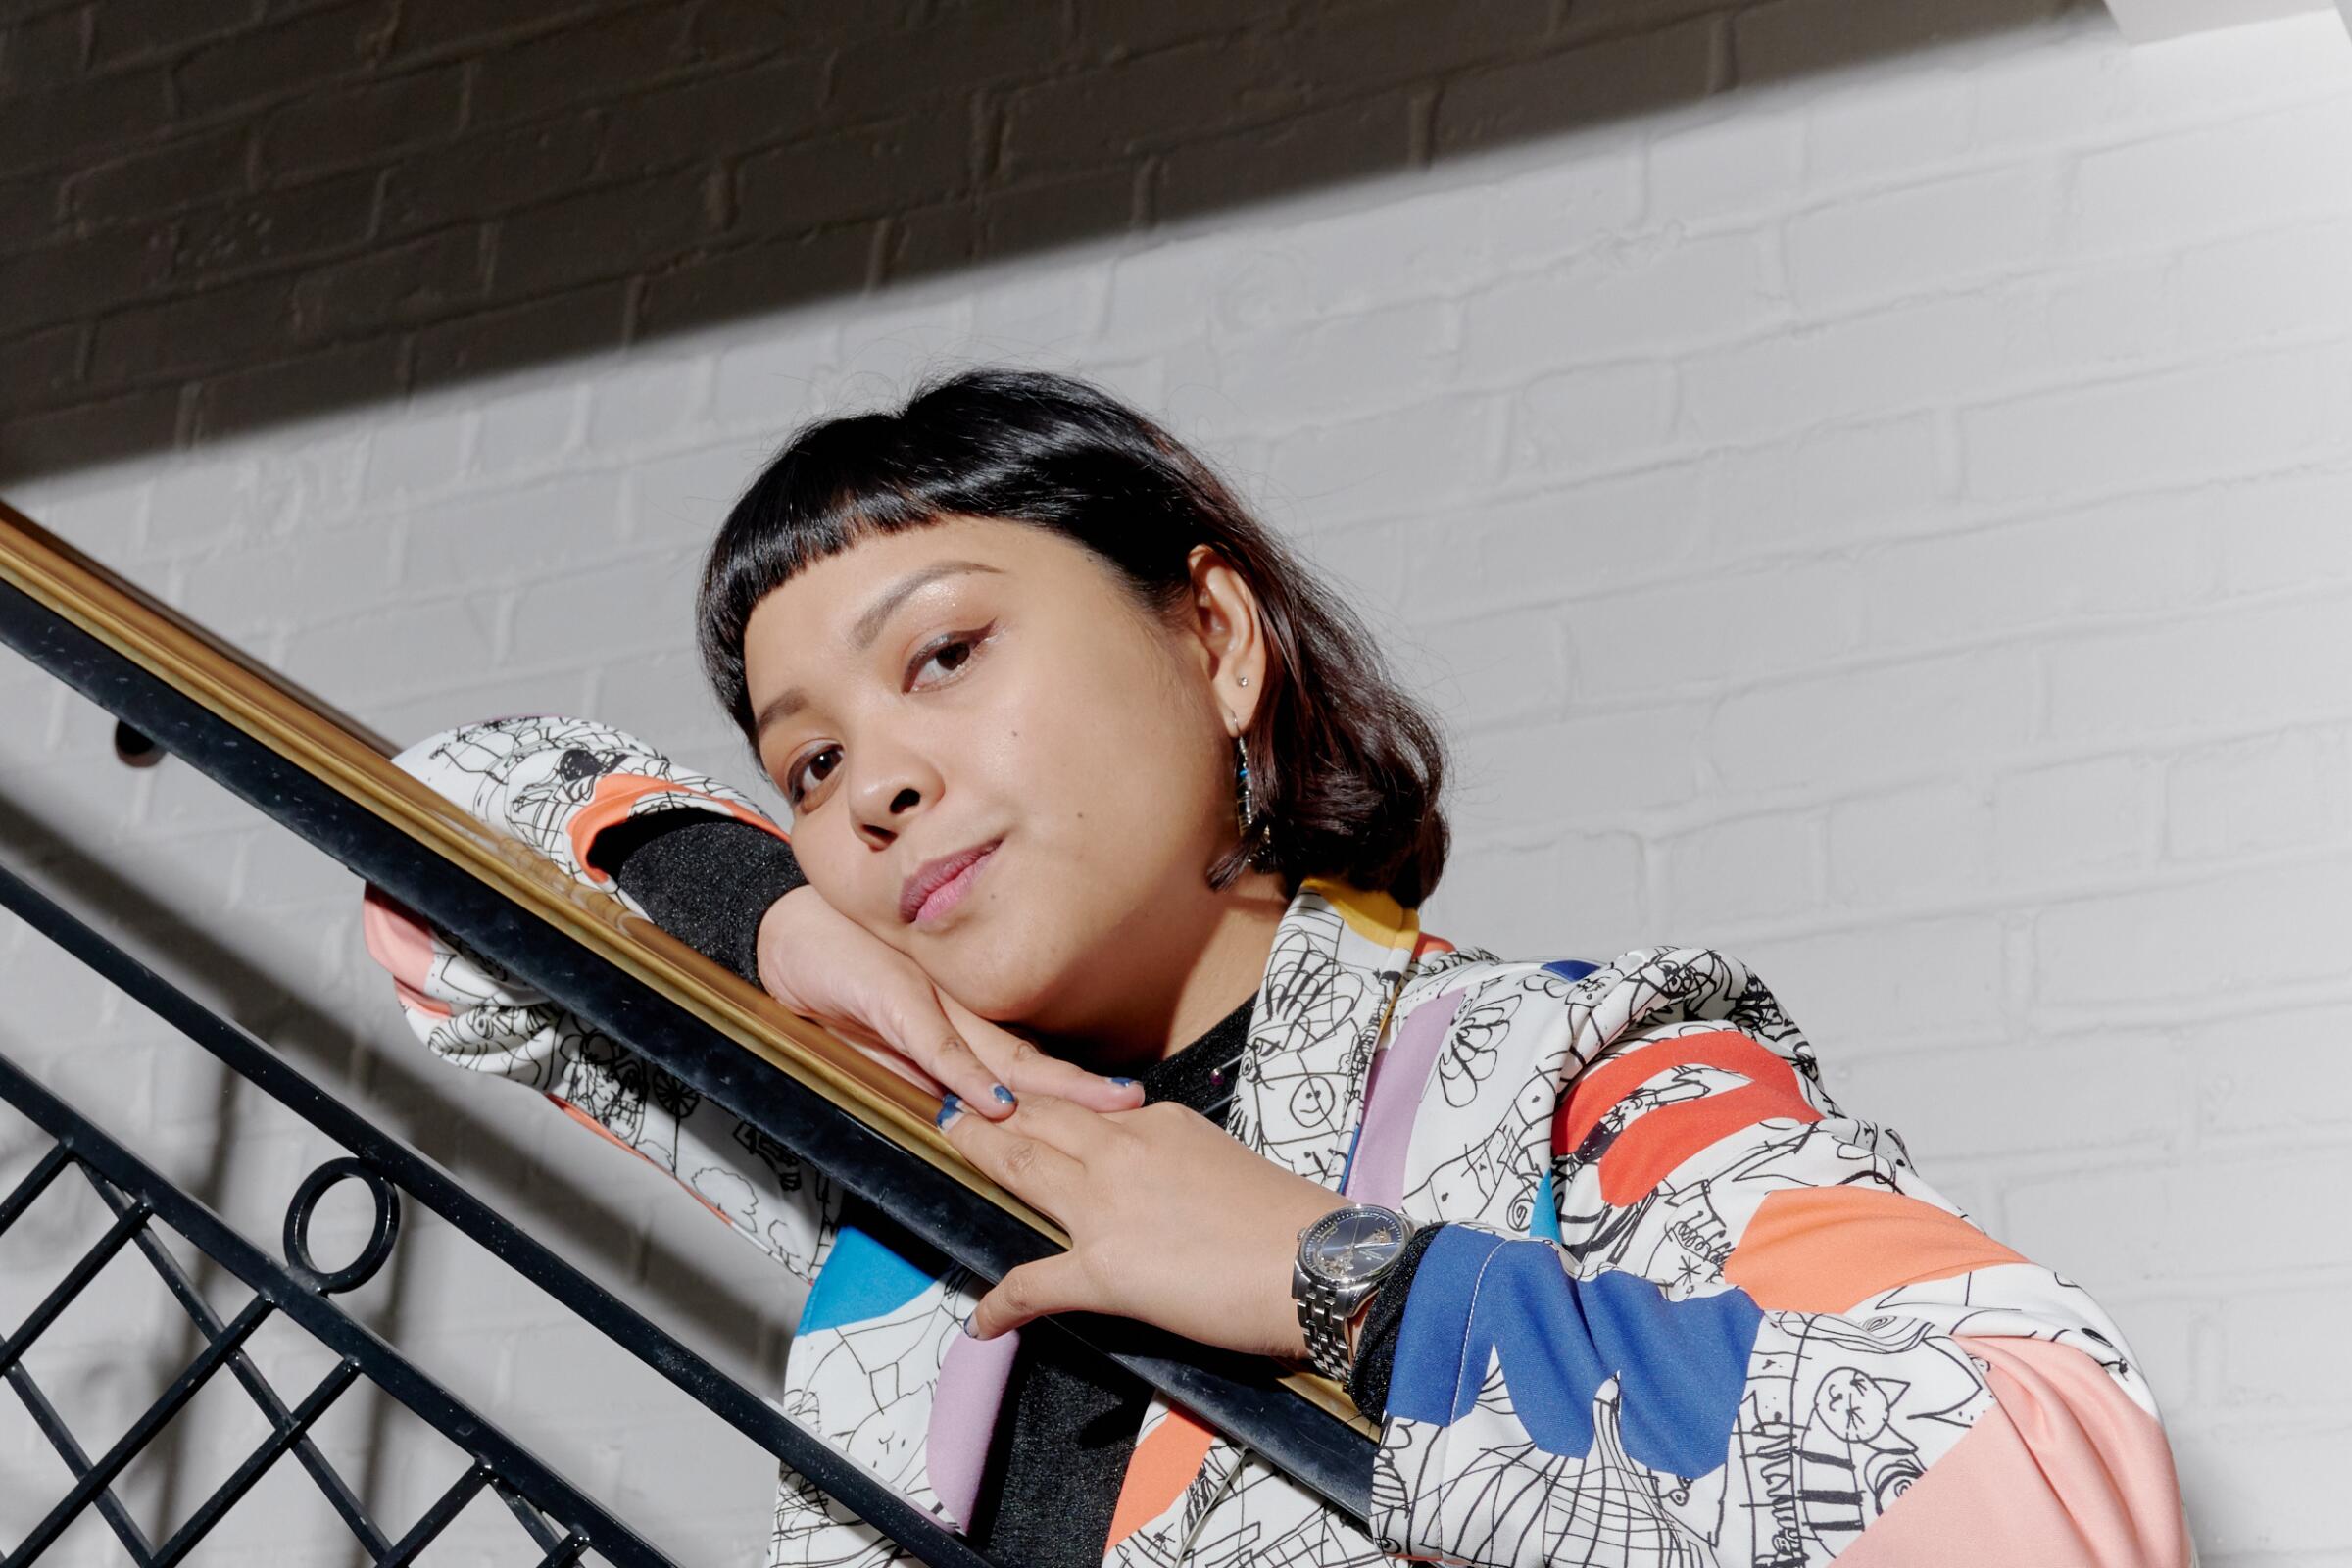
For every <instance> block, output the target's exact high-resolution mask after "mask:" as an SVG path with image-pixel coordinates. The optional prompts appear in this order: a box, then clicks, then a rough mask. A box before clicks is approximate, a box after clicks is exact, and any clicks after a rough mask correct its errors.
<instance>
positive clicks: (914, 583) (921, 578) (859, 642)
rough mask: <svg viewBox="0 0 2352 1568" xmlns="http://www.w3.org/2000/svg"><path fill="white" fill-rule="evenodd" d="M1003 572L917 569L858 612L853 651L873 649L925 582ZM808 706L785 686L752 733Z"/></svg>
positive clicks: (958, 565) (938, 564)
mask: <svg viewBox="0 0 2352 1568" xmlns="http://www.w3.org/2000/svg"><path fill="white" fill-rule="evenodd" d="M1004 569H1005V568H1004V567H1002V566H992V565H990V564H988V563H987V562H985V561H934V562H933V563H931V564H929V565H927V566H918V567H916V568H915V569H914V570H912V571H910V572H908V573H907V575H906V576H904V577H901V578H900V579H899V580H898V581H897V582H894V583H892V584H891V585H890V586H889V587H887V588H885V589H883V590H882V591H881V592H880V593H879V594H876V595H875V596H874V602H873V603H872V604H870V605H868V606H866V607H865V609H864V610H863V611H862V612H860V613H858V618H857V619H856V620H855V621H853V622H851V624H850V646H851V648H852V650H853V651H855V652H858V653H863V652H864V651H865V650H866V649H868V648H871V647H872V646H873V645H874V639H875V638H876V637H879V636H881V635H882V626H883V623H884V622H886V621H888V620H889V619H890V617H891V613H892V612H894V611H896V610H897V609H898V608H899V606H900V605H902V604H904V603H905V602H906V600H907V595H908V594H911V593H913V592H914V591H915V590H916V589H918V588H920V587H922V586H923V585H924V584H925V583H930V582H936V581H938V580H939V579H940V578H942V577H953V576H955V575H956V573H957V572H960V571H994V572H1002V571H1004ZM808 704H809V697H808V694H807V693H806V692H803V691H802V690H801V689H800V688H799V687H798V686H787V687H785V688H784V689H783V690H782V691H780V692H778V693H777V694H776V695H775V697H774V699H773V700H772V701H770V702H769V703H768V705H767V706H766V707H765V708H762V709H760V714H759V717H757V718H755V719H754V720H753V721H752V734H753V735H754V736H755V737H757V736H758V735H760V733H761V732H762V731H764V730H765V729H766V728H767V726H768V725H770V724H772V723H774V722H775V721H776V720H777V719H780V718H790V717H791V716H792V715H793V714H795V713H797V712H799V711H801V710H802V709H803V708H806V707H807V706H808Z"/></svg>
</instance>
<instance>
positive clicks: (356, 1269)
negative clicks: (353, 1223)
mask: <svg viewBox="0 0 2352 1568" xmlns="http://www.w3.org/2000/svg"><path fill="white" fill-rule="evenodd" d="M347 1178H348V1179H355V1180H357V1181H359V1182H361V1183H362V1184H364V1185H365V1186H366V1187H367V1189H368V1197H369V1198H372V1199H373V1200H375V1223H374V1225H373V1226H372V1227H371V1228H370V1230H369V1233H368V1244H367V1245H366V1246H365V1247H362V1248H361V1249H360V1255H359V1256H357V1257H355V1258H353V1259H352V1260H351V1261H350V1262H348V1263H346V1264H344V1265H343V1266H342V1267H341V1268H338V1269H323V1268H320V1267H319V1265H318V1263H317V1262H316V1261H315V1260H314V1259H313V1258H312V1257H311V1216H312V1215H313V1214H314V1213H316V1212H317V1211H318V1208H319V1199H321V1198H323V1197H325V1196H326V1192H327V1189H328V1188H330V1187H333V1186H334V1185H335V1184H336V1183H337V1182H340V1181H343V1180H345V1179H347ZM399 1235H400V1189H398V1188H396V1187H394V1186H393V1185H392V1184H391V1183H390V1182H389V1181H387V1180H385V1179H384V1177H383V1176H382V1175H381V1174H379V1173H378V1172H376V1171H375V1170H373V1169H371V1168H370V1167H369V1166H368V1165H367V1164H365V1163H364V1162H362V1161H361V1160H358V1159H355V1158H353V1157H352V1156H350V1155H348V1154H346V1155H344V1156H343V1157H342V1158H340V1159H330V1160H328V1161H327V1162H326V1163H325V1164H323V1165H321V1166H319V1168H318V1169H317V1170H314V1171H312V1172H311V1173H310V1174H309V1175H308V1176H305V1177H304V1178H303V1179H302V1185H301V1186H299V1187H297V1188H295V1189H294V1198H293V1201H291V1202H290V1203H288V1204H287V1205H286V1249H285V1250H286V1266H287V1267H288V1268H289V1269H291V1270H292V1271H293V1272H294V1274H295V1275H296V1277H298V1278H299V1279H301V1280H302V1281H303V1283H304V1284H306V1285H308V1286H310V1288H311V1289H313V1290H315V1291H317V1292H318V1293H319V1295H321V1296H335V1295H339V1294H341V1293H342V1292H344V1291H349V1290H354V1289H356V1288H358V1287H359V1286H362V1285H365V1284H367V1283H368V1281H369V1280H371V1279H373V1278H374V1277H375V1271H376V1270H377V1269H380V1268H382V1267H383V1266H384V1260H385V1259H386V1258H388V1257H390V1256H391V1255H392V1243H393V1241H394V1240H395V1239H396V1238H397V1237H398V1236H399Z"/></svg>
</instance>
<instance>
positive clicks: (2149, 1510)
mask: <svg viewBox="0 0 2352 1568" xmlns="http://www.w3.org/2000/svg"><path fill="white" fill-rule="evenodd" d="M1956 1341H1957V1343H1958V1344H1959V1345H1961V1346H1962V1347H1964V1348H1966V1349H1967V1350H1968V1352H1969V1353H1970V1354H1972V1355H1974V1356H1977V1357H1979V1358H1980V1359H1982V1360H1984V1361H1985V1362H1988V1363H1989V1364H1990V1366H1991V1368H1992V1370H1991V1374H1990V1377H1989V1379H1988V1381H1989V1382H1990V1384H1991V1386H1992V1393H1993V1397H1994V1398H1995V1399H1997V1400H1998V1401H1999V1402H1998V1403H1997V1404H1996V1405H1995V1406H1994V1407H1993V1408H1992V1409H1989V1410H1986V1411H1985V1413H1984V1414H1983V1415H1981V1416H1979V1417H1978V1418H1977V1424H1976V1425H1975V1426H1974V1427H1972V1428H1971V1429H1970V1430H1969V1434H1968V1436H1967V1437H1965V1438H1962V1439H1961V1440H1960V1442H1959V1443H1958V1444H1957V1445H1955V1446H1953V1448H1952V1450H1951V1451H1950V1452H1949V1453H1947V1454H1945V1455H1944V1456H1943V1457H1942V1458H1940V1459H1938V1460H1936V1463H1935V1464H1933V1465H1931V1466H1929V1467H1928V1473H1927V1474H1926V1475H1924V1476H1922V1477H1921V1478H1920V1479H1919V1480H1917V1481H1915V1482H1913V1483H1912V1485H1911V1490H1910V1491H1908V1492H1906V1493H1905V1494H1903V1495H1902V1496H1901V1497H1900V1498H1898V1499H1897V1500H1896V1501H1895V1503H1894V1505H1893V1506H1892V1507H1890V1508H1888V1509H1887V1513H1886V1514H1885V1516H1884V1517H1882V1518H1881V1519H1880V1520H1879V1521H1878V1522H1877V1523H1875V1524H1873V1525H1872V1526H1871V1527H1870V1528H1869V1529H1867V1530H1865V1531H1863V1532H1862V1534H1861V1536H1860V1537H1859V1538H1858V1539H1857V1540H1856V1541H1855V1542H1854V1544H1852V1545H1851V1546H1849V1547H1847V1548H1846V1549H1845V1550H1844V1551H1842V1552H1840V1553H1839V1554H1838V1568H1984V1565H1985V1564H1987V1563H2051V1564H2066V1565H2068V1568H2183V1565H2185V1564H2186V1563H2187V1562H2188V1560H2189V1559H2188V1535H2187V1531H2186V1528H2185V1525H2184V1523H2183V1520H2182V1518H2181V1513H2180V1482H2179V1479H2178V1478H2177V1477H2176V1476H2175V1475H2174V1473H2173V1453H2172V1449H2171V1448H2170V1447H2169V1446H2167V1445H2166V1443H2165V1440H2164V1429H2163V1428H2162V1427H2160V1426H2158V1425H2157V1423H2156V1422H2155V1420H2154V1419H2153V1418H2151V1417H2150V1416H2149V1415H2148V1413H2147V1412H2146V1411H2145V1410H2142V1409H2141V1408H2140V1407H2139V1406H2138V1405H2136V1404H2134V1403H2132V1402H2131V1397H2130V1396H2129V1395H2127V1394H2125V1393H2124V1392H2123V1390H2121V1389H2119V1388H2117V1387H2116V1386H2115V1382H2114V1380H2113V1379H2111V1378H2109V1377H2108V1376H2107V1374H2106V1373H2105V1372H2103V1371H2101V1370H2100V1369H2099V1364H2098V1363H2097V1362H2096V1361H2093V1360H2092V1359H2091V1358H2090V1357H2089V1356H2087V1355H2084V1354H2083V1353H2082V1351H2080V1350H2078V1349H2076V1348H2073V1347H2072V1346H2067V1345H2054V1344H2052V1343H2050V1342H2049V1341H2047V1340H2026V1339H2013V1338H2006V1337H2004V1338H1997V1339H1996V1338H1992V1337H1989V1336H1985V1337H1978V1336H1973V1335H1960V1336H1957V1337H1956Z"/></svg>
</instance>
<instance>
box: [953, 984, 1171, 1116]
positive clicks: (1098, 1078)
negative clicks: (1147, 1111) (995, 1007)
mask: <svg viewBox="0 0 2352 1568" xmlns="http://www.w3.org/2000/svg"><path fill="white" fill-rule="evenodd" d="M938 996H939V1003H940V1006H941V1007H942V1008H943V1009H944V1010H945V1011H946V1012H947V1015H948V1020H949V1022H951V1023H953V1024H955V1025H956V1029H957V1030H958V1031H959V1032H960V1034H961V1035H962V1038H963V1039H964V1040H965V1041H966V1042H968V1043H969V1044H970V1046H971V1048H972V1050H973V1051H974V1052H975V1053H977V1054H978V1055H979V1057H980V1059H981V1060H982V1061H984V1062H986V1063H988V1065H989V1067H990V1069H991V1070H993V1071H994V1072H995V1073H996V1075H997V1078H998V1081H1000V1082H1002V1083H1005V1084H1006V1085H1009V1086H1010V1087H1011V1089H1012V1092H1013V1093H1014V1094H1015V1095H1016V1096H1025V1095H1052V1096H1053V1097H1054V1099H1056V1100H1067V1101H1072V1102H1074V1103H1078V1104H1081V1105H1084V1106H1086V1107H1088V1108H1089V1109H1091V1110H1132V1109H1134V1108H1135V1107H1136V1106H1138V1105H1140V1104H1142V1103H1144V1086H1143V1085H1142V1084H1140V1083H1138V1082H1137V1081H1136V1080H1135V1079H1133V1078H1108V1077H1104V1076H1103V1074H1101V1073H1096V1072H1089V1071H1088V1070H1087V1069H1086V1068H1084V1067H1081V1066H1079V1065H1078V1064H1077V1063H1076V1062H1074V1061H1065V1060H1063V1059H1062V1058H1061V1057H1059V1056H1056V1055H1054V1054H1053V1053H1052V1052H1049V1051H1044V1050H1041V1049H1040V1048H1039V1047H1038V1046H1037V1045H1036V1044H1035V1043H1034V1042H1032V1041H1028V1040H1024V1039H1022V1038H1021V1037H1020V1036H1019V1035H1016V1034H1014V1033H1013V1032H1012V1031H1011V1030H1009V1029H1006V1028H1005V1027H1003V1026H1002V1025H1000V1024H997V1023H994V1022H992V1021H990V1020H989V1019H986V1018H983V1017H981V1016H980V1015H979V1014H977V1013H975V1012H973V1011H972V1010H971V1009H970V1008H968V1007H966V1006H965V1005H963V1004H962V1003H960V1002H957V1001H956V999H955V998H954V997H951V996H949V995H948V994H947V993H946V992H944V991H942V992H939V993H938Z"/></svg>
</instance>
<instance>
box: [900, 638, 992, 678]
mask: <svg viewBox="0 0 2352 1568" xmlns="http://www.w3.org/2000/svg"><path fill="white" fill-rule="evenodd" d="M986 640H987V633H986V632H981V633H977V634H970V633H960V634H958V635H956V636H954V637H947V638H942V639H941V640H940V641H938V642H935V643H933V644H932V645H931V646H930V647H929V648H927V649H925V650H924V651H923V652H922V653H921V654H919V655H917V656H916V658H915V662H914V665H913V667H912V668H911V669H910V670H909V671H908V674H909V675H919V674H921V673H922V672H923V671H924V670H925V669H927V668H929V667H930V666H931V665H933V664H937V665H939V666H940V669H941V670H942V672H943V673H945V674H948V675H955V674H958V673H960V672H961V671H962V669H963V667H964V666H965V665H966V664H968V663H970V662H972V655H973V653H974V652H975V651H976V650H977V649H978V648H979V646H980V644H981V643H983V642H985V641H986Z"/></svg>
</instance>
